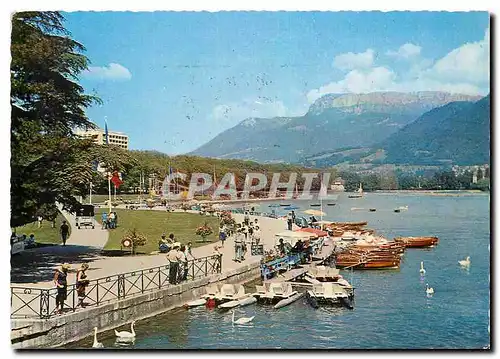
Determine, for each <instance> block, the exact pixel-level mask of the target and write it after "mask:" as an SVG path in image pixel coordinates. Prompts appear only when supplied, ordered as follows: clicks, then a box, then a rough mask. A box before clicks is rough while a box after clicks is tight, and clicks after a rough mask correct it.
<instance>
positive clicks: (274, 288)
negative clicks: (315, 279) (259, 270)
mask: <svg viewBox="0 0 500 359" xmlns="http://www.w3.org/2000/svg"><path fill="white" fill-rule="evenodd" d="M255 287H256V289H257V293H255V294H254V296H255V297H256V298H257V301H258V302H259V303H270V304H277V303H278V302H279V301H281V300H283V299H288V298H290V297H292V296H294V295H295V294H297V293H298V292H297V291H295V290H293V288H292V285H291V284H290V283H283V282H278V283H264V285H257V286H255Z"/></svg>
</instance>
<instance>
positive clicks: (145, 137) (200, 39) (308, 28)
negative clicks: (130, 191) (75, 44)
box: [64, 12, 490, 155]
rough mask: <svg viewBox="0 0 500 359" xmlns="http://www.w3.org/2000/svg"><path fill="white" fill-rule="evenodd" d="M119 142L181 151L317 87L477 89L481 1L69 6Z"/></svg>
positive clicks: (484, 63)
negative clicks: (467, 6)
mask: <svg viewBox="0 0 500 359" xmlns="http://www.w3.org/2000/svg"><path fill="white" fill-rule="evenodd" d="M64 16H65V18H66V23H65V26H66V28H67V29H68V30H69V31H70V32H71V36H72V37H73V38H74V39H75V40H77V41H79V42H80V43H82V44H83V45H84V46H85V47H86V52H85V55H86V56H87V57H88V58H89V59H90V61H91V64H90V67H89V69H88V70H87V71H85V72H83V73H82V74H81V76H80V83H81V84H82V85H83V87H84V88H85V91H86V92H87V93H91V94H96V95H98V96H99V97H100V98H101V99H102V101H103V103H102V104H101V105H96V106H94V107H92V108H89V109H88V110H87V114H88V116H89V118H90V119H91V120H92V121H93V122H95V123H96V124H97V125H99V126H100V127H104V121H105V119H106V120H107V122H108V127H109V129H110V130H114V131H121V132H125V133H126V134H128V135H129V147H130V148H131V149H141V150H157V151H160V152H164V153H167V154H171V155H174V154H180V153H187V152H189V151H193V150H195V149H196V148H198V147H199V146H201V145H203V144H204V143H206V142H208V141H209V140H211V139H212V138H213V137H215V136H216V135H217V134H219V133H220V132H222V131H224V130H226V129H228V128H231V127H233V126H235V125H236V124H238V123H239V122H240V121H242V120H244V119H246V118H249V117H265V118H267V117H275V116H300V115H303V114H304V113H306V112H307V109H308V108H309V106H310V105H311V104H312V103H313V102H314V101H315V100H316V99H318V98H319V97H321V96H322V95H325V94H328V93H368V92H374V91H402V92H413V91H426V90H430V91H448V92H455V93H466V94H479V95H486V94H488V93H489V86H490V81H489V61H490V56H489V46H490V45H489V15H488V13H486V12H455V13H453V12H389V13H383V12H302V13H301V12H214V13H209V12H142V13H141V12H70V13H64Z"/></svg>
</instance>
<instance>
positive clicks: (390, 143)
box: [191, 92, 489, 166]
mask: <svg viewBox="0 0 500 359" xmlns="http://www.w3.org/2000/svg"><path fill="white" fill-rule="evenodd" d="M480 98H481V97H480V96H469V95H463V94H450V93H445V92H416V93H398V92H376V93H369V94H328V95H325V96H323V97H321V98H319V99H318V100H316V102H314V103H313V104H312V105H311V106H310V108H309V110H308V112H307V113H306V114H304V115H303V116H298V117H275V118H248V119H245V120H244V121H242V122H240V123H239V124H238V125H236V126H234V127H233V128H230V129H228V130H226V131H224V132H222V133H220V134H219V135H217V136H216V137H215V138H214V139H212V140H211V141H209V142H208V143H206V144H205V145H203V146H201V147H199V148H198V149H196V150H195V151H194V152H192V153H191V154H194V155H199V156H206V157H216V158H236V159H247V160H253V161H257V162H261V163H269V162H300V163H303V164H306V165H308V164H310V165H315V166H318V164H319V165H321V164H322V165H333V164H336V163H337V162H339V161H340V162H342V160H343V159H344V158H345V157H347V158H348V159H349V160H351V161H356V160H363V159H364V160H365V161H386V160H393V161H399V162H404V161H405V158H404V156H403V155H402V154H401V156H399V157H398V150H397V148H398V143H400V144H403V143H404V142H405V139H404V136H413V140H415V141H417V138H418V133H420V132H419V130H418V128H419V127H420V126H421V124H422V123H423V124H425V126H427V127H426V128H429V131H431V128H432V126H429V125H428V123H429V121H430V122H436V121H433V120H432V119H433V118H434V119H435V118H439V119H440V121H441V122H443V121H444V118H450V120H449V121H448V122H447V121H444V122H443V123H441V122H439V121H438V122H436V126H437V127H442V126H448V127H446V129H447V130H446V131H448V132H450V131H452V132H453V131H455V132H456V133H455V134H454V135H455V136H456V135H458V134H459V133H460V134H463V133H461V132H460V130H458V129H454V128H455V126H454V125H453V126H451V127H450V122H453V121H452V117H453V116H458V117H459V118H460V120H459V123H460V124H461V125H460V126H465V124H464V123H465V122H467V119H468V118H470V114H469V115H466V114H463V115H458V113H461V111H472V112H474V111H475V107H474V106H473V105H474V103H475V102H476V101H478V100H479V99H480ZM448 105H449V107H447V106H448ZM483 105H484V104H483ZM443 106H444V109H443V110H440V109H441V108H443ZM485 106H486V105H484V106H483V107H484V111H485V108H486V107H485ZM487 107H488V109H489V97H488V106H487ZM433 111H437V112H433ZM484 111H483V112H484ZM429 114H430V115H429ZM479 117H480V118H483V117H484V115H480V116H479ZM426 119H427V121H426ZM429 119H430V120H429ZM481 121H482V120H480V119H479V118H477V121H476V122H477V123H480V122H481ZM483 122H484V121H483ZM483 122H481V123H483ZM410 125H414V126H416V127H411V126H410ZM409 126H410V127H409ZM425 126H424V127H425ZM466 127H467V128H469V127H470V126H466ZM446 131H445V132H446ZM457 131H458V132H457ZM483 132H484V131H483ZM424 133H425V131H424ZM401 134H402V135H401ZM488 136H489V116H488ZM398 138H401V141H400V142H398V141H397V139H398ZM488 139H489V137H488ZM433 143H434V142H433ZM488 143H489V140H488ZM432 146H433V147H432V148H433V149H434V148H438V147H439V146H437V145H436V144H433V145H432ZM488 146H489V145H488ZM403 147H404V146H403ZM417 147H418V146H417ZM405 148H407V152H406V153H408V152H411V151H412V150H413V151H414V150H415V148H414V147H405ZM423 148H424V147H423ZM416 151H417V152H418V151H426V150H425V148H424V149H423V150H422V149H420V148H419V149H418V150H416ZM418 153H420V152H418ZM346 155H347V156H346ZM424 157H425V156H424ZM410 158H411V159H412V160H419V159H421V158H423V157H422V156H420V155H419V156H410ZM425 160H426V161H427V162H429V161H431V162H432V161H435V160H437V158H435V157H433V156H432V155H427V157H426V159H425Z"/></svg>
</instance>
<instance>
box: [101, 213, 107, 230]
mask: <svg viewBox="0 0 500 359" xmlns="http://www.w3.org/2000/svg"><path fill="white" fill-rule="evenodd" d="M101 229H108V214H107V213H106V212H102V214H101Z"/></svg>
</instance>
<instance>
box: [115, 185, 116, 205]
mask: <svg viewBox="0 0 500 359" xmlns="http://www.w3.org/2000/svg"><path fill="white" fill-rule="evenodd" d="M115 201H116V185H115Z"/></svg>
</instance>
